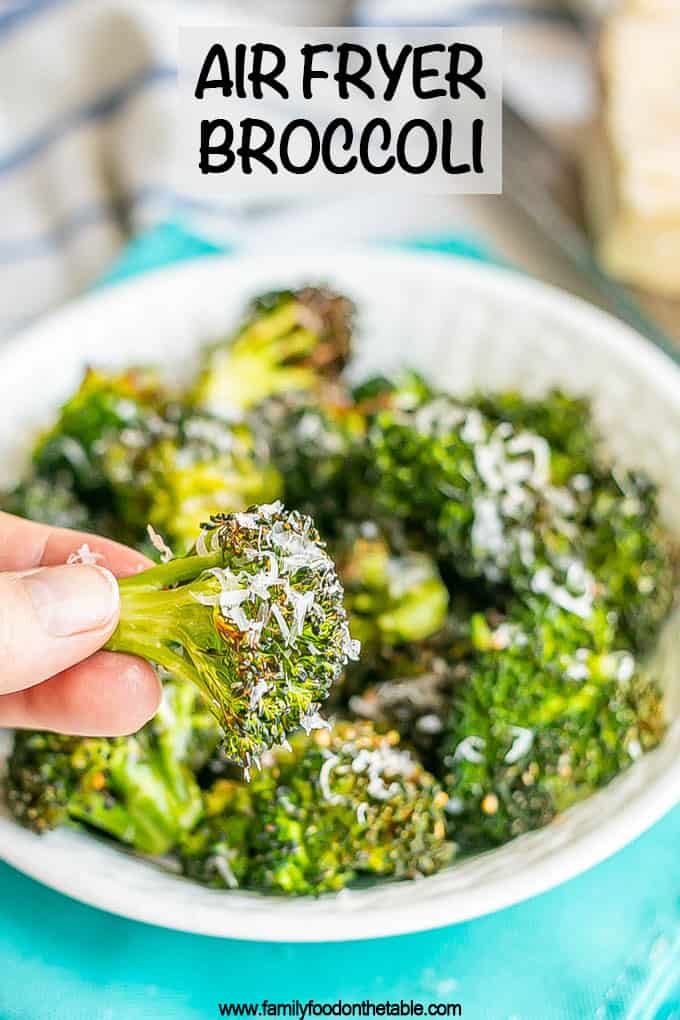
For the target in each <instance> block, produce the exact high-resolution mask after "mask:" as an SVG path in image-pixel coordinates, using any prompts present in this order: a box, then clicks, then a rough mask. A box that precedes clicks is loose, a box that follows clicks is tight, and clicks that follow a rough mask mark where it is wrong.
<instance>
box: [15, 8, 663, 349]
mask: <svg viewBox="0 0 680 1020" xmlns="http://www.w3.org/2000/svg"><path fill="white" fill-rule="evenodd" d="M679 19H680V8H679V6H678V4H677V0H620V2H616V0H571V2H567V0H242V2H237V0H184V2H182V0H174V2H173V0H23V2H21V0H19V2H13V0H5V3H4V4H0V223H2V230H1V231H0V335H5V336H6V335H8V334H9V333H10V332H12V331H13V330H15V329H16V328H17V327H19V326H21V325H22V324H23V323H25V322H27V321H30V320H31V319H32V318H34V317H35V316H36V315H39V314H41V313H43V312H44V311H46V310H47V309H49V308H51V307H53V306H55V305H57V304H59V303H60V302H62V301H64V300H65V299H68V298H70V297H72V296H73V295H75V294H77V293H79V292H80V291H82V290H83V289H84V288H86V287H88V286H90V285H91V284H92V283H93V282H94V281H95V280H97V279H98V278H99V277H100V276H101V275H102V273H104V272H105V271H106V270H107V269H108V268H109V267H110V266H111V265H112V263H114V262H115V260H116V259H117V258H118V257H119V256H120V254H121V252H122V251H123V250H124V248H125V246H126V245H127V244H128V243H129V242H130V241H131V240H132V239H133V238H138V237H140V236H143V235H144V234H145V232H148V231H150V230H152V231H153V230H155V231H156V232H157V231H158V230H159V229H161V228H166V231H167V227H168V225H171V230H170V233H167V232H166V235H165V236H166V241H167V243H168V245H169V246H170V248H169V250H168V253H167V254H168V258H170V257H172V255H173V252H172V250H170V249H171V247H172V242H173V239H174V241H175V243H176V238H175V237H174V234H173V230H174V228H175V227H179V228H180V229H181V230H182V231H189V232H190V233H191V234H192V235H195V236H197V237H199V238H201V239H204V240H205V241H206V243H207V244H209V245H213V244H214V245H215V246H217V247H225V246H227V247H229V248H235V249H237V250H239V251H244V252H245V251H248V252H258V251H269V252H281V253H282V254H283V253H285V252H286V251H290V250H291V248H293V247H294V248H295V249H300V248H302V247H305V246H323V247H335V246H338V245H348V244H356V243H363V242H366V241H373V240H381V239H394V240H401V239H402V238H405V237H413V236H418V237H421V238H422V237H427V236H428V235H431V234H433V233H436V234H438V235H441V234H442V233H452V232H453V233H455V234H456V235H457V236H459V237H463V238H465V237H467V236H470V237H471V238H474V239H475V242H479V243H481V244H483V245H485V246H487V247H488V248H489V249H490V250H492V251H493V252H494V253H495V255H496V256H497V257H499V258H501V259H504V260H507V261H508V262H511V263H513V264H516V265H518V266H520V267H522V268H524V269H526V270H528V271H530V272H532V273H534V274H536V275H538V276H540V277H543V278H544V279H547V280H549V281H551V282H556V283H558V284H560V285H562V286H565V287H567V288H569V289H571V290H573V291H575V292H577V293H579V294H581V295H583V296H586V297H588V298H590V299H591V300H595V301H598V302H600V303H603V304H606V305H609V306H610V307H611V306H612V305H613V306H614V307H616V308H617V309H618V311H619V312H620V313H621V314H622V315H624V317H627V318H629V319H631V320H632V321H633V322H634V324H636V325H638V326H640V328H642V329H643V330H644V331H646V332H647V333H648V334H650V335H651V334H652V333H656V338H657V339H662V340H663V335H662V334H664V333H669V334H677V333H678V332H680V315H679V314H678V311H677V307H676V305H675V303H674V301H673V300H672V299H673V298H674V297H677V296H678V295H680V268H679V266H680V110H679V108H678V95H680V60H678V55H679V54H680V21H679ZM258 21H259V22H269V23H271V22H275V21H282V22H288V23H297V24H326V25H329V24H330V25H332V24H337V25H343V24H344V25H347V24H361V25H383V24H402V25H409V24H420V25H426V24H432V25H435V24H436V25H446V24H452V25H472V24H502V25H503V26H504V29H505V36H504V40H505V42H504V47H505V95H506V99H507V101H508V108H507V110H506V123H505V152H504V159H505V194H504V195H503V196H501V197H496V196H493V197H479V198H478V197H464V198H457V199H454V198H444V197H432V198H427V197H425V198H418V199H415V198H413V199H412V198H409V200H408V201H407V202H404V201H395V196H394V195H391V194H389V193H387V194H385V195H384V196H383V198H382V200H378V201H376V197H375V196H370V198H368V199H366V200H362V199H361V198H351V199H350V198H345V199H343V198H342V197H341V196H340V197H338V199H337V200H335V201H329V200H328V199H327V198H325V199H323V200H321V199H319V200H315V199H314V198H313V197H310V198H309V199H307V200H306V201H305V202H304V203H299V202H298V203H296V204H293V203H290V202H289V203H281V204H272V203H271V202H269V203H262V202H257V201H251V202H248V203H243V202H236V201H233V200H230V199H229V197H228V195H226V196H225V198H224V201H222V202H218V203H212V202H204V201H197V200H195V199H193V198H192V197H191V196H189V195H186V194H183V193H182V192H181V190H180V189H179V188H178V186H177V184H176V178H177V174H176V166H177V152H178V146H179V143H180V139H179V138H178V134H177V129H176V110H175V105H176V96H175V83H176V60H177V54H176V49H177V26H178V24H180V23H181V24H191V23H194V24H196V23H213V24H219V23H224V24H229V23H231V24H233V23H237V24H253V23H257V22H258ZM518 114H519V116H518ZM157 236H158V235H157ZM160 243H163V240H162V237H161V240H160ZM594 253H595V255H596V258H593V254H594ZM602 269H604V270H605V272H606V274H607V275H606V276H605V275H603V274H602V272H601V270H602ZM612 278H615V279H616V280H618V281H619V283H625V284H627V285H631V286H633V287H635V286H639V287H641V288H643V291H644V293H643V294H642V295H641V294H640V293H637V294H636V295H635V296H633V295H632V293H631V292H630V291H628V290H627V289H624V288H623V287H621V286H618V285H616V284H614V283H613V282H612Z"/></svg>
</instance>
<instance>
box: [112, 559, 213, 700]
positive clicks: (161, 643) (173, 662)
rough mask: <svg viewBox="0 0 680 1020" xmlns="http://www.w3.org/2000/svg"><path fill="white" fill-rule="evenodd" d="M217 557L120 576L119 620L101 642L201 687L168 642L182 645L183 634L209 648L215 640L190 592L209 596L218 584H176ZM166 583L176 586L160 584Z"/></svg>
mask: <svg viewBox="0 0 680 1020" xmlns="http://www.w3.org/2000/svg"><path fill="white" fill-rule="evenodd" d="M222 561H223V554H222V553H221V552H218V553H213V554H211V555H209V556H201V557H191V566H190V568H187V560H186V559H185V560H176V561H171V562H170V563H166V564H162V565H161V566H159V567H154V568H152V569H151V570H147V571H145V572H144V573H143V574H137V575H135V576H133V577H127V578H123V579H122V580H121V581H120V582H119V589H120V619H119V623H118V627H117V628H116V630H115V632H114V634H113V635H112V637H111V638H110V640H109V641H108V643H107V645H106V647H107V648H108V650H109V651H112V652H125V653H127V654H130V655H140V656H142V658H145V659H149V660H150V661H151V662H154V663H156V665H158V666H162V667H163V668H164V669H167V670H168V671H169V672H170V673H172V674H174V675H175V676H181V677H182V678H184V679H186V680H190V681H191V682H192V683H199V685H200V680H199V678H198V676H197V673H196V670H195V669H194V667H193V666H192V665H191V663H190V662H188V660H187V659H186V658H185V657H184V656H183V655H181V654H180V653H179V652H177V651H175V649H174V648H173V647H172V646H173V645H181V644H182V643H183V639H184V638H186V636H187V635H189V636H190V638H191V639H192V640H194V641H196V640H197V639H198V640H199V641H200V639H201V638H204V639H205V641H206V642H207V644H208V646H209V645H210V644H212V643H214V640H215V639H214V634H213V628H212V625H211V621H210V618H209V617H208V618H206V614H205V608H204V607H203V606H201V605H200V603H199V602H198V601H197V600H196V598H195V595H196V594H206V595H208V594H210V595H213V594H215V592H216V591H217V590H218V584H217V582H216V580H215V579H214V578H212V577H210V576H208V577H207V578H204V579H201V580H198V581H196V582H195V583H194V584H192V585H191V588H189V587H188V585H186V584H185V585H181V582H182V581H185V582H186V581H188V580H191V579H192V578H195V577H196V576H199V575H200V574H201V573H202V572H203V571H204V570H206V569H210V567H213V566H217V565H218V564H219V563H221V562H222ZM150 575H153V576H150ZM166 584H180V587H178V588H170V589H166V588H163V587H161V586H162V585H166Z"/></svg>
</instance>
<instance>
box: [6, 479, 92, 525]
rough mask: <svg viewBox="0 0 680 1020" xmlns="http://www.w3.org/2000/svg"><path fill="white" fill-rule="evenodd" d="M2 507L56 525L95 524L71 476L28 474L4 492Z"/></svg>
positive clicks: (34, 519)
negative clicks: (71, 483) (32, 475)
mask: <svg viewBox="0 0 680 1020" xmlns="http://www.w3.org/2000/svg"><path fill="white" fill-rule="evenodd" d="M0 509H1V510H4V511H5V512H6V513H8V514H15V515H16V516H17V517H25V518H27V520H29V521H38V522H40V523H41V524H50V525H51V526H52V527H54V528H72V529H73V530H75V531H83V530H84V529H90V530H92V528H93V520H92V515H91V514H90V512H89V511H88V509H87V507H85V506H84V505H83V504H82V503H81V502H80V500H79V499H78V498H77V496H76V495H75V493H74V492H73V489H72V488H71V486H70V484H69V483H68V480H67V479H59V478H55V479H52V480H47V479H45V478H28V479H26V480H25V481H23V482H20V483H19V484H18V485H17V486H16V487H15V488H14V489H12V490H11V491H9V492H6V493H0ZM96 523H99V522H96Z"/></svg>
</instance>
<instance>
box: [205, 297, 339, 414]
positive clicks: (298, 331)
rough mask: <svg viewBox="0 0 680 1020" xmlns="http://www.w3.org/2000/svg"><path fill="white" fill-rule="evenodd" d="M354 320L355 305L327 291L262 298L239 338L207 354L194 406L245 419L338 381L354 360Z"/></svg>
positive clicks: (255, 302)
mask: <svg viewBox="0 0 680 1020" xmlns="http://www.w3.org/2000/svg"><path fill="white" fill-rule="evenodd" d="M352 317H353V307H352V304H351V302H350V301H348V299H347V298H345V297H342V296H341V295H339V294H334V293H333V292H332V291H329V290H326V289H325V288H323V287H304V288H302V289H301V290H297V291H290V290H285V291H277V292H274V293H271V294H266V295H264V296H262V297H260V298H257V299H256V300H255V301H253V302H252V304H251V306H250V308H249V310H248V312H247V314H246V318H245V321H244V322H243V323H242V325H241V326H240V328H239V330H238V331H237V333H236V335H235V336H234V337H233V338H229V339H228V340H227V341H225V342H222V343H220V344H218V345H217V346H215V347H213V348H212V349H210V350H209V351H208V352H207V353H206V356H205V360H204V365H203V369H202V372H201V374H200V376H199V379H198V382H197V383H196V386H195V388H194V391H193V393H192V395H191V399H192V401H193V403H194V404H195V406H197V407H200V408H203V409H205V410H208V411H211V412H213V413H214V414H218V415H221V416H223V417H240V416H241V414H242V412H243V411H244V410H245V409H247V408H250V407H253V406H254V405H255V404H258V403H259V402H260V401H262V400H264V399H265V398H266V397H270V396H272V395H274V394H278V393H285V392H288V391H305V390H312V389H315V388H316V387H317V386H318V385H319V383H320V382H321V380H323V379H331V380H332V379H334V378H336V377H337V376H338V375H339V373H340V372H341V371H342V369H343V368H344V366H345V363H346V361H347V359H348V357H349V349H350V340H351V330H352Z"/></svg>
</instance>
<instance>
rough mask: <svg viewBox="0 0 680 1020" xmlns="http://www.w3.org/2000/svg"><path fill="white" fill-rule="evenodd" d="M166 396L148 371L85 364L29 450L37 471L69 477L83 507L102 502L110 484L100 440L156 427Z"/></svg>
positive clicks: (140, 433)
mask: <svg viewBox="0 0 680 1020" xmlns="http://www.w3.org/2000/svg"><path fill="white" fill-rule="evenodd" d="M167 400H168V397H167V395H166V394H165V392H164V390H163V389H162V386H161V383H160V381H159V379H158V376H157V375H156V374H155V373H153V372H151V371H149V370H146V369H130V370H129V371H127V372H122V373H120V374H107V373H105V372H101V371H98V370H95V369H88V371H87V372H86V373H85V377H84V379H83V381H82V383H81V385H80V387H79V389H78V390H77V392H76V393H75V394H74V396H73V397H71V398H70V400H68V401H67V402H66V403H65V404H64V406H63V407H62V409H61V411H60V413H59V418H58V420H57V422H56V424H55V425H54V426H53V427H52V428H51V429H50V430H49V431H48V432H47V433H46V434H45V435H44V436H43V437H42V438H41V439H40V441H39V442H38V444H37V446H36V448H35V450H34V453H33V463H34V467H35V470H36V472H37V474H38V475H39V476H40V477H43V478H48V479H52V478H54V477H55V476H56V477H58V478H68V479H69V480H70V481H71V483H72V485H73V487H74V490H75V492H76V493H77V495H78V496H79V497H80V498H82V499H84V500H85V501H86V502H87V504H88V506H92V505H98V504H100V503H104V504H107V503H108V502H109V495H110V488H109V484H108V480H107V478H106V476H105V474H104V472H103V469H102V463H101V454H102V452H103V449H104V447H105V444H106V443H107V442H108V441H110V440H111V439H113V438H116V437H118V436H120V435H121V433H124V434H125V435H126V436H127V438H128V442H129V443H132V442H133V440H134V437H137V436H144V435H146V433H148V432H149V431H151V432H155V431H157V430H158V429H161V428H162V422H161V420H160V417H159V416H160V414H161V413H162V411H163V409H164V407H165V405H166V403H167Z"/></svg>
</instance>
